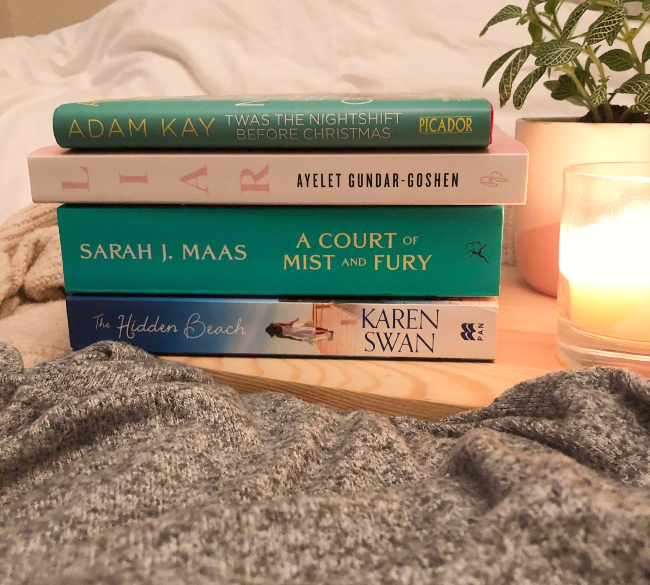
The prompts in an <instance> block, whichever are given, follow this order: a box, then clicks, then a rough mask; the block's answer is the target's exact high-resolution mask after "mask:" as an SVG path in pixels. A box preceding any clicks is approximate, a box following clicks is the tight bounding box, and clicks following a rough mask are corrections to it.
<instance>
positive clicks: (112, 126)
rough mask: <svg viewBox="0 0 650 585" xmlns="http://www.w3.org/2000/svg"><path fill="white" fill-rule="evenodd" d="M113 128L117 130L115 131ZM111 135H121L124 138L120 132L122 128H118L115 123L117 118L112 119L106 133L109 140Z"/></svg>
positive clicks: (118, 125) (118, 124)
mask: <svg viewBox="0 0 650 585" xmlns="http://www.w3.org/2000/svg"><path fill="white" fill-rule="evenodd" d="M115 128H117V130H116V129H115ZM113 133H115V134H121V135H122V136H123V137H124V138H126V136H125V135H124V132H122V128H121V127H120V123H119V122H118V121H117V118H114V119H113V123H112V124H111V129H110V130H109V131H108V137H109V138H110V137H111V136H112V135H113Z"/></svg>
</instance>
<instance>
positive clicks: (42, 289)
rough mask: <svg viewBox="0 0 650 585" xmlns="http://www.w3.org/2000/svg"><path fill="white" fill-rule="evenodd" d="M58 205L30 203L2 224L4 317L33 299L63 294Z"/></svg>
mask: <svg viewBox="0 0 650 585" xmlns="http://www.w3.org/2000/svg"><path fill="white" fill-rule="evenodd" d="M56 208H57V206H56V205H30V206H29V207H26V208H24V209H22V210H21V211H19V212H18V213H16V214H15V215H13V216H12V217H10V218H9V219H8V220H7V221H6V222H5V223H4V224H3V225H2V226H0V319H1V318H3V317H8V316H9V315H11V314H12V313H13V312H14V311H15V310H16V309H17V308H18V306H19V305H21V304H22V303H25V302H30V301H51V300H55V299H62V298H63V266H62V264H61V243H60V242H59V234H58V227H57V221H56Z"/></svg>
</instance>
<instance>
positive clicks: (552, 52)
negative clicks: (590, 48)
mask: <svg viewBox="0 0 650 585" xmlns="http://www.w3.org/2000/svg"><path fill="white" fill-rule="evenodd" d="M581 51H582V47H581V46H580V45H579V44H578V43H574V42H571V41H549V42H548V43H543V44H541V45H539V46H538V47H537V60H536V61H535V65H537V66H539V67H554V66H555V67H556V66H558V65H565V64H566V63H569V62H570V61H573V59H575V58H576V57H577V56H578V55H579V54H580V52H581Z"/></svg>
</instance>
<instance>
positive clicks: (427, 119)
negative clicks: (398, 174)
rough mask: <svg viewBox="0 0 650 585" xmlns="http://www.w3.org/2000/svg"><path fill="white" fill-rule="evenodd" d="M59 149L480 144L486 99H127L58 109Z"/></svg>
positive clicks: (488, 123) (484, 140) (484, 139)
mask: <svg viewBox="0 0 650 585" xmlns="http://www.w3.org/2000/svg"><path fill="white" fill-rule="evenodd" d="M53 123H54V136H55V137H56V141H57V142H58V143H59V145H60V146H63V147H65V148H99V149H102V148H106V149H109V148H211V149H240V148H241V149H303V150H304V149H322V148H336V149H341V148H357V149H361V148H364V149H365V148H409V147H411V148H431V147H485V146H488V144H489V143H490V140H491V136H492V107H491V105H490V103H489V102H488V101H487V100H485V99H465V100H458V99H449V100H447V99H441V98H436V97H432V96H426V95H417V94H414V95H394V96H392V95H375V96H364V97H362V96H357V95H354V96H349V95H348V96H344V95H340V96H335V95H319V96H301V95H287V96H276V97H271V98H255V97H250V96H249V97H232V96H230V97H219V98H206V97H197V98H174V99H132V100H111V101H97V102H88V103H73V104H64V105H62V106H59V107H58V108H57V109H56V111H55V112H54V120H53Z"/></svg>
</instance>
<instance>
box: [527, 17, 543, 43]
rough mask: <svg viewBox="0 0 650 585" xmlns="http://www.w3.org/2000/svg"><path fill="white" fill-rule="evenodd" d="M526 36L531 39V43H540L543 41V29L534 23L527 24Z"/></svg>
mask: <svg viewBox="0 0 650 585" xmlns="http://www.w3.org/2000/svg"><path fill="white" fill-rule="evenodd" d="M528 34H530V38H531V39H533V43H541V42H542V41H543V40H544V29H543V28H542V27H541V25H539V24H537V23H536V22H535V21H531V22H530V23H529V24H528Z"/></svg>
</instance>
